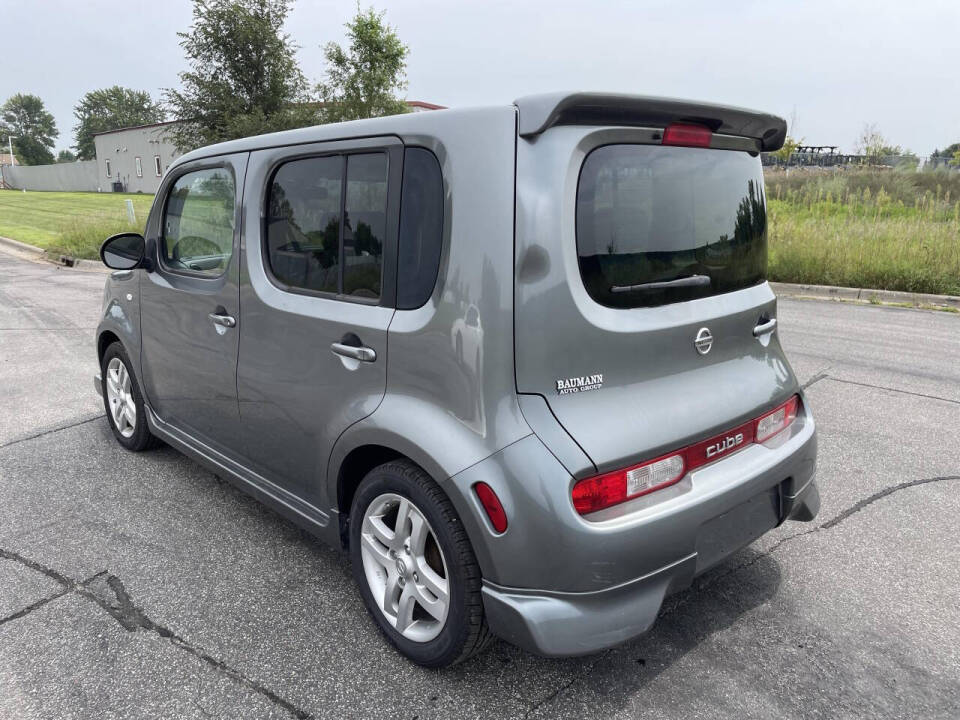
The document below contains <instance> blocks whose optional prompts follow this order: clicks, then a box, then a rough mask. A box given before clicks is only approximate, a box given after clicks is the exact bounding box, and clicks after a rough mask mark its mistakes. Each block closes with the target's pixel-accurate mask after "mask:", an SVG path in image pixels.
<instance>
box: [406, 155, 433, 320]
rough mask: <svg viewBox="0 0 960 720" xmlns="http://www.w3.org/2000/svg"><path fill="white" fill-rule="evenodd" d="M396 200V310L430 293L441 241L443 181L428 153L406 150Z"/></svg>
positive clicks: (420, 302) (417, 303) (414, 304)
mask: <svg viewBox="0 0 960 720" xmlns="http://www.w3.org/2000/svg"><path fill="white" fill-rule="evenodd" d="M403 157H404V160H403V190H402V193H401V198H400V247H399V250H398V258H397V307H398V308H400V309H401V310H410V309H413V308H418V307H420V306H421V305H423V304H424V303H425V302H426V301H427V300H428V299H429V298H430V295H431V294H433V288H434V287H435V286H436V284H437V272H438V270H439V267H440V250H441V247H442V242H443V179H442V177H441V175H440V163H439V162H437V158H436V157H435V156H434V155H433V153H432V152H430V151H429V150H424V149H423V148H407V150H406V151H405V153H404V156H403Z"/></svg>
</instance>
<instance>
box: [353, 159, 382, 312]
mask: <svg viewBox="0 0 960 720" xmlns="http://www.w3.org/2000/svg"><path fill="white" fill-rule="evenodd" d="M386 230H387V156H386V155H385V154H384V153H368V154H363V155H348V156H347V198H346V205H345V211H344V215H343V293H344V294H345V295H355V296H357V297H364V298H371V299H377V298H379V297H380V276H381V273H382V270H383V239H384V237H385V235H386Z"/></svg>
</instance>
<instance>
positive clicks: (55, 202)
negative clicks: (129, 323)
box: [0, 190, 153, 258]
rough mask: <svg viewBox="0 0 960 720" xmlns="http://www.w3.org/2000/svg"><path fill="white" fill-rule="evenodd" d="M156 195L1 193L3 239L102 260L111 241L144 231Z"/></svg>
mask: <svg viewBox="0 0 960 720" xmlns="http://www.w3.org/2000/svg"><path fill="white" fill-rule="evenodd" d="M127 199H130V200H133V207H134V211H135V213H136V216H137V222H136V225H135V226H133V227H131V226H130V225H129V223H128V221H127V207H126V203H125V202H124V201H125V200H127ZM152 203H153V195H141V194H136V195H134V194H124V193H75V192H29V191H28V192H25V193H24V192H20V191H19V190H3V191H0V235H2V236H4V237H8V238H13V239H14V240H19V241H20V242H25V243H29V244H30V245H36V246H38V247H42V248H44V249H46V250H47V251H48V252H49V253H51V254H65V255H71V256H72V257H81V258H96V257H97V256H98V251H99V249H100V243H102V242H103V241H104V240H105V239H106V238H107V237H108V236H109V235H112V234H114V233H118V232H123V231H124V230H136V231H138V232H142V231H143V226H144V225H145V224H146V221H147V214H148V213H149V212H150V205H151V204H152Z"/></svg>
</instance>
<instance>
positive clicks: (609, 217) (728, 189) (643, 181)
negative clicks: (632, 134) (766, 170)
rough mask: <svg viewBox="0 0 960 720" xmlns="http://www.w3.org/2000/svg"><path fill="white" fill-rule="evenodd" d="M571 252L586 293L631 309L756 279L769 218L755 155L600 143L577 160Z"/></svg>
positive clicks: (761, 270) (762, 266) (763, 262)
mask: <svg viewBox="0 0 960 720" xmlns="http://www.w3.org/2000/svg"><path fill="white" fill-rule="evenodd" d="M577 252H578V254H579V257H580V273H581V275H582V276H583V282H584V284H585V285H586V288H587V292H589V293H590V296H591V297H592V298H593V299H594V300H596V301H597V302H599V303H601V304H603V305H607V306H610V307H619V308H631V307H650V306H653V305H665V304H667V303H674V302H681V301H684V300H692V299H694V298H701V297H708V296H710V295H717V294H719V293H726V292H731V291H733V290H740V289H742V288H745V287H749V286H751V285H755V284H757V283H760V282H763V280H764V278H765V275H766V268H767V215H766V204H765V202H764V194H763V175H762V170H761V167H760V159H759V157H751V156H750V155H749V154H748V153H745V152H737V151H731V150H709V149H703V148H685V147H664V146H662V145H607V146H604V147H601V148H598V149H596V150H594V151H593V152H591V153H590V154H589V155H588V156H587V159H586V160H585V161H584V163H583V169H582V171H581V173H580V185H579V187H578V189H577Z"/></svg>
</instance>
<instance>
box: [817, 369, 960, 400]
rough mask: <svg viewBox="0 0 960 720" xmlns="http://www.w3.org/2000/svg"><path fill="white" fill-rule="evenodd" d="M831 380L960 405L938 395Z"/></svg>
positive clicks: (840, 379) (834, 378) (835, 378)
mask: <svg viewBox="0 0 960 720" xmlns="http://www.w3.org/2000/svg"><path fill="white" fill-rule="evenodd" d="M829 377H830V379H831V380H833V381H834V382H838V383H845V384H847V385H859V386H860V387H867V388H873V389H874V390H889V391H890V392H895V393H903V394H904V395H913V396H914V397H922V398H927V399H928V400H940V401H941V402H948V403H953V404H954V405H960V400H954V399H953V398H945V397H940V396H939V395H928V394H926V393H919V392H913V391H912V390H901V389H900V388H894V387H887V386H886V385H871V384H870V383H865V382H857V381H856V380H844V379H843V378H838V377H836V376H834V375H830V376H829Z"/></svg>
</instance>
